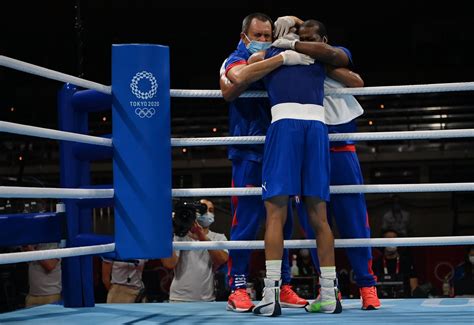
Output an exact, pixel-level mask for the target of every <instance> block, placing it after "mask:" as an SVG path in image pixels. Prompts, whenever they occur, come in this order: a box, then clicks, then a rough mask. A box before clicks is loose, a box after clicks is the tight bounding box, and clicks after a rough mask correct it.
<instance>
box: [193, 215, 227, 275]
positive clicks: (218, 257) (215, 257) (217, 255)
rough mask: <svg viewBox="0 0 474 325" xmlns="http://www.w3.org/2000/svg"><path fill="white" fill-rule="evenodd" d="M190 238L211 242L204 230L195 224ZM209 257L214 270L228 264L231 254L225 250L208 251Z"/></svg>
mask: <svg viewBox="0 0 474 325" xmlns="http://www.w3.org/2000/svg"><path fill="white" fill-rule="evenodd" d="M190 236H191V237H192V238H195V239H197V240H199V241H211V240H210V239H209V237H207V234H206V233H205V232H204V231H203V228H202V227H201V226H200V225H199V224H198V223H197V222H195V224H194V227H193V228H191V230H190ZM207 251H208V252H209V255H210V256H211V261H212V267H213V269H214V270H216V269H217V268H219V266H221V265H222V264H224V263H225V262H227V260H228V259H229V254H228V253H227V252H226V251H225V250H223V249H208V250H207Z"/></svg>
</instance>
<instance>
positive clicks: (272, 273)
mask: <svg viewBox="0 0 474 325" xmlns="http://www.w3.org/2000/svg"><path fill="white" fill-rule="evenodd" d="M265 266H266V268H267V279H270V280H273V281H280V278H281V260H267V261H265Z"/></svg>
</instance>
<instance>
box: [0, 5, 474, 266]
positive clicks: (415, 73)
mask: <svg viewBox="0 0 474 325" xmlns="http://www.w3.org/2000/svg"><path fill="white" fill-rule="evenodd" d="M467 4H468V1H450V2H448V3H443V4H442V5H434V4H433V3H432V2H430V1H409V2H408V1H396V2H395V1H394V2H375V1H374V2H371V1H368V2H363V4H361V3H360V2H357V3H356V2H353V3H345V2H329V1H327V2H317V1H315V2H314V3H310V2H304V1H301V2H298V3H294V4H293V3H291V4H290V3H285V2H276V1H240V2H238V3H237V2H211V1H199V2H194V1H193V2H181V3H180V4H175V3H170V4H166V3H165V2H163V1H144V0H142V1H132V0H129V1H125V0H119V1H105V0H94V1H92V0H90V1H73V0H68V1H41V2H40V1H3V2H2V3H0V28H1V30H2V32H1V36H0V53H1V54H2V55H6V56H9V57H13V58H16V59H19V60H23V61H26V62H30V63H33V64H37V65H40V66H44V67H48V68H50V69H54V70H58V71H61V72H65V73H68V74H74V75H78V76H81V77H83V78H86V79H89V80H92V81H96V82H99V83H104V84H110V79H111V78H110V72H111V69H110V67H111V62H110V60H111V44H114V43H154V44H162V45H168V46H169V47H170V51H171V52H170V53H171V87H172V88H174V89H178V88H183V89H218V71H219V67H220V65H221V63H222V61H223V60H224V58H225V57H227V55H228V54H229V53H230V52H231V51H233V49H234V48H235V46H236V44H237V42H238V38H239V33H240V28H241V21H242V18H243V17H244V16H245V15H247V14H249V13H251V12H255V11H260V12H264V13H267V14H268V15H270V16H271V17H272V18H273V19H276V18H277V17H278V16H281V15H288V14H290V15H296V16H299V17H301V18H304V19H306V18H316V19H318V20H320V21H322V22H324V23H325V24H326V26H327V28H328V32H329V39H330V43H331V44H335V45H336V44H337V45H343V46H345V47H348V48H349V49H350V50H351V51H352V54H353V58H354V63H355V68H354V70H355V71H356V72H358V73H360V74H361V75H362V77H363V78H364V80H365V84H366V86H382V85H408V84H425V83H447V82H462V81H474V61H473V60H472V58H473V57H474V47H473V46H472V44H473V43H474V33H473V32H472V31H473V27H472V17H471V16H472V15H471V11H470V10H468V9H467ZM60 86H61V84H60V83H58V82H55V81H50V80H46V79H43V78H40V77H35V76H32V75H27V74H23V73H21V72H17V71H13V70H9V69H5V68H2V69H0V89H1V92H0V93H1V96H0V120H4V121H10V122H16V123H24V124H28V125H34V126H42V127H48V128H58V126H57V110H56V94H57V91H58V89H59V88H60ZM358 99H359V101H360V102H361V104H362V106H363V107H364V109H365V110H366V114H365V115H364V116H362V117H361V118H360V119H359V120H358V125H359V131H402V130H403V131H404V130H438V129H459V128H472V127H474V110H473V109H474V107H473V104H474V97H473V93H472V92H464V93H443V94H436V93H435V94H423V95H397V96H377V97H375V96H359V97H358ZM226 107H227V105H226V103H225V102H224V101H223V100H221V99H219V100H215V99H214V100H209V99H173V100H172V116H173V118H172V136H173V137H199V136H224V135H227V109H226ZM90 128H91V134H94V135H98V134H107V133H110V129H111V115H110V114H96V115H94V114H91V118H90ZM0 148H1V149H0V180H1V185H23V186H52V187H56V186H59V152H58V143H57V142H56V141H52V140H42V139H39V138H30V137H22V136H16V135H11V134H6V133H1V134H0ZM358 152H359V157H360V160H361V163H362V168H363V172H364V177H365V182H366V183H368V184H384V183H386V184H392V183H434V182H468V181H474V169H473V168H472V166H473V162H474V146H473V141H472V139H450V140H426V141H398V142H397V141H389V142H388V141H387V142H383V141H374V142H360V143H359V145H358ZM92 170H93V176H94V182H95V183H97V184H110V182H111V179H112V178H111V162H110V161H102V162H96V163H94V164H93V169H92ZM229 185H230V163H229V162H228V160H227V159H226V148H225V147H207V148H198V147H196V148H194V147H193V148H176V149H174V150H173V187H175V188H179V187H227V186H229ZM400 196H401V204H402V207H403V209H405V210H407V211H409V212H410V214H411V219H412V235H414V236H442V235H458V234H459V235H463V234H471V235H472V234H474V218H473V215H474V205H473V203H472V202H474V194H472V193H462V192H459V193H433V194H401V195H400ZM367 201H368V206H369V216H370V222H371V224H372V228H373V236H374V237H378V236H379V233H380V220H381V217H382V215H383V213H384V212H385V211H387V209H389V208H390V204H391V199H390V196H389V195H388V194H377V195H367ZM215 202H216V208H217V217H216V219H217V221H216V223H215V225H214V226H213V228H214V230H215V231H218V232H223V233H225V234H227V235H228V233H229V227H230V217H229V211H230V204H229V198H216V199H215ZM2 204H5V202H3V203H2ZM19 206H21V204H19ZM112 211H113V210H112V209H101V210H97V211H94V220H95V227H96V231H97V232H101V233H111V232H112V231H113V215H112V213H111V212H112ZM300 237H301V235H300V232H299V230H298V228H297V227H296V229H295V238H300ZM446 250H447V251H446V253H443V252H442V251H443V250H439V254H440V255H439V256H446V255H450V256H455V259H456V258H457V260H459V256H460V255H462V250H461V251H459V252H460V254H458V255H459V256H458V255H456V254H454V255H453V254H452V248H446ZM426 252H427V251H426ZM426 252H425V251H422V252H421V253H420V254H425V255H420V256H424V257H420V259H422V258H426V259H428V255H429V254H427V253H426ZM450 252H451V253H450ZM440 258H441V259H442V258H444V257H439V258H438V259H437V260H439V259H440ZM420 259H419V260H420ZM435 262H436V261H434V262H433V263H435ZM423 263H424V265H425V264H426V265H427V266H426V267H427V269H428V268H429V269H433V268H432V267H429V265H430V263H431V262H430V261H428V260H426V261H424V262H423ZM452 263H454V264H455V263H456V261H452ZM433 265H434V264H433Z"/></svg>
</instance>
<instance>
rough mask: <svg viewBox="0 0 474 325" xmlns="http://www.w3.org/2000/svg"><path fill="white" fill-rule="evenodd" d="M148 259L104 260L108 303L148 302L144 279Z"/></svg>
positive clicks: (103, 273)
mask: <svg viewBox="0 0 474 325" xmlns="http://www.w3.org/2000/svg"><path fill="white" fill-rule="evenodd" d="M145 262H146V260H129V261H117V260H107V259H104V260H103V261H102V282H103V283H104V286H105V288H106V289H107V291H108V293H107V303H109V304H110V303H134V302H146V298H145V285H144V284H143V281H142V274H143V268H144V266H145Z"/></svg>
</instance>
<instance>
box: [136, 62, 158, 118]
mask: <svg viewBox="0 0 474 325" xmlns="http://www.w3.org/2000/svg"><path fill="white" fill-rule="evenodd" d="M142 79H146V80H148V81H149V82H150V89H149V90H148V91H141V90H140V89H138V83H139V82H140V80H142ZM130 88H131V89H132V94H134V95H135V96H136V97H137V98H140V99H150V98H153V97H154V96H155V95H156V91H157V89H158V83H157V82H156V78H155V77H154V76H153V74H152V73H151V72H148V71H142V72H138V73H137V74H136V75H135V76H134V77H133V78H132V82H131V83H130ZM153 114H154V113H153ZM153 114H152V116H153Z"/></svg>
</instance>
